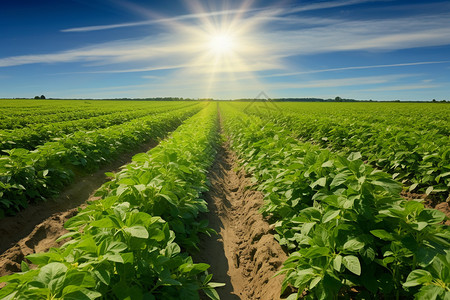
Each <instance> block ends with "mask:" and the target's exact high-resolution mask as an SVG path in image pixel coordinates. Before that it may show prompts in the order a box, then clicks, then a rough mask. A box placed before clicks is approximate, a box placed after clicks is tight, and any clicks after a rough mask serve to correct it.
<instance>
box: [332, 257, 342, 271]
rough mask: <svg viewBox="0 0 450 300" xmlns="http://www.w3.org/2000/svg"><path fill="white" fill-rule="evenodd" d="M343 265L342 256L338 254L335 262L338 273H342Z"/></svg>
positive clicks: (334, 265)
mask: <svg viewBox="0 0 450 300" xmlns="http://www.w3.org/2000/svg"><path fill="white" fill-rule="evenodd" d="M341 265H342V256H341V255H339V254H338V255H336V257H335V258H334V260H333V267H334V269H335V270H336V271H338V272H340V271H341Z"/></svg>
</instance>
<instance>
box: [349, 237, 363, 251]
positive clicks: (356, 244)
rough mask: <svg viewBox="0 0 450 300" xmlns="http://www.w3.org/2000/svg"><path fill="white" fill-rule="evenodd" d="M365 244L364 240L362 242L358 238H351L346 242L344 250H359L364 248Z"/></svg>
mask: <svg viewBox="0 0 450 300" xmlns="http://www.w3.org/2000/svg"><path fill="white" fill-rule="evenodd" d="M364 245H365V244H364V243H363V242H360V241H358V240H357V239H351V240H348V241H347V242H346V243H345V244H344V251H358V250H361V249H362V248H364Z"/></svg>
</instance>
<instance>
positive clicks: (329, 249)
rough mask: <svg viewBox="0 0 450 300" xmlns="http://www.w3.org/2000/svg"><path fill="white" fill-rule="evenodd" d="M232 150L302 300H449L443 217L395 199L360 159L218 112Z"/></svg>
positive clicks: (392, 186)
mask: <svg viewBox="0 0 450 300" xmlns="http://www.w3.org/2000/svg"><path fill="white" fill-rule="evenodd" d="M221 112H222V116H223V117H224V120H225V129H226V132H227V133H228V135H229V136H230V138H231V142H232V147H233V149H234V150H235V151H236V152H237V153H238V155H239V158H240V159H241V160H242V163H243V165H244V166H245V168H246V170H247V171H248V172H249V173H251V174H253V176H254V178H255V181H256V183H257V186H258V189H259V190H261V191H262V192H263V193H264V194H265V201H264V205H263V207H262V212H263V214H265V215H267V216H268V217H270V219H271V220H272V221H273V222H275V230H276V232H277V234H276V238H277V240H278V241H279V242H280V244H281V245H283V246H285V247H286V249H288V251H289V252H290V256H289V258H288V259H287V261H286V262H285V263H284V266H283V269H282V271H281V273H283V274H285V275H286V277H285V279H284V282H283V290H284V289H286V288H287V287H288V286H289V285H290V286H293V287H294V288H296V289H297V291H296V292H295V293H293V294H291V295H290V296H289V298H288V299H297V298H299V297H300V295H302V293H306V297H307V298H308V299H312V298H314V299H335V298H338V297H339V296H344V297H345V296H348V297H352V298H357V299H359V298H361V299H378V298H383V299H399V298H403V297H405V298H412V297H413V295H414V297H415V298H417V299H448V298H449V297H450V277H449V276H450V250H449V249H450V230H449V229H448V227H447V226H446V225H443V224H442V222H443V221H445V219H446V216H445V214H444V213H442V212H440V211H437V210H433V209H427V208H425V207H424V205H423V204H422V203H420V202H418V201H407V200H404V199H402V198H401V197H400V194H399V193H400V191H401V189H402V187H401V185H400V184H399V183H398V182H396V181H394V180H393V179H391V176H390V175H389V174H387V173H384V172H382V171H379V170H375V169H374V168H372V167H371V166H370V165H368V164H366V163H364V162H363V161H362V160H361V155H360V154H359V153H358V152H353V153H351V154H350V155H348V156H347V155H343V154H339V153H333V152H331V151H329V150H326V149H321V148H320V147H319V146H317V145H313V144H311V143H304V142H301V141H299V140H298V139H297V138H296V137H297V136H296V135H295V134H293V132H292V131H291V129H290V128H286V127H284V126H281V125H279V124H276V123H274V122H269V121H267V120H265V119H264V120H263V119H261V118H259V117H257V116H248V115H245V114H243V113H239V112H238V111H237V110H235V109H233V108H232V107H231V106H230V105H223V106H221Z"/></svg>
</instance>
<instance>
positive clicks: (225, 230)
mask: <svg viewBox="0 0 450 300" xmlns="http://www.w3.org/2000/svg"><path fill="white" fill-rule="evenodd" d="M154 144H155V143H149V144H146V145H144V146H143V147H141V148H140V149H139V150H138V151H137V152H144V151H147V150H148V149H149V148H151V147H152V146H154ZM133 154H134V153H133ZM133 154H128V155H124V156H122V157H121V158H120V159H119V160H118V161H116V162H114V164H113V165H109V166H108V167H105V168H103V169H101V170H99V171H98V172H96V173H94V174H92V175H89V176H86V177H83V178H80V179H78V180H77V181H76V182H75V183H73V184H72V185H71V186H70V187H68V188H67V189H66V190H65V191H64V192H63V193H62V194H61V195H60V196H59V197H58V198H56V199H54V200H52V201H48V202H45V203H41V204H39V205H32V206H30V207H29V208H27V209H26V210H24V211H22V212H20V213H19V214H18V215H17V216H14V217H8V218H6V219H3V220H0V241H1V242H0V246H1V251H2V252H3V253H2V254H1V255H0V276H4V275H8V274H11V273H14V272H19V271H20V263H21V261H22V260H24V258H25V256H26V255H29V254H32V253H36V252H43V251H47V250H48V249H50V248H51V247H57V246H59V245H61V244H62V243H64V242H65V241H61V242H59V243H57V242H56V239H57V238H59V237H60V236H61V235H62V234H64V233H66V231H65V229H64V227H63V225H64V223H65V221H66V220H68V219H69V218H70V217H72V216H74V215H76V214H77V212H78V211H79V209H80V208H82V207H83V206H84V205H85V203H86V201H87V200H92V201H93V200H96V197H94V196H93V195H94V193H95V191H96V190H97V189H98V188H99V187H100V186H101V185H102V184H103V183H104V182H105V181H106V180H107V178H106V176H105V175H104V173H105V172H108V171H111V170H116V171H118V170H120V168H119V167H120V166H121V165H123V164H126V163H127V162H129V161H130V160H131V157H132V156H133ZM236 170H238V167H237V158H236V156H235V155H234V154H233V153H232V152H231V151H230V150H229V148H228V146H227V145H225V146H223V147H221V149H220V151H219V153H218V156H217V158H216V161H215V163H214V165H213V167H212V169H211V172H210V175H209V180H210V183H211V187H210V191H209V192H208V193H207V194H206V199H207V201H208V202H209V204H208V205H209V209H210V212H209V213H208V214H207V216H206V217H207V218H208V220H209V222H210V226H211V227H212V228H214V229H215V230H216V231H217V232H218V233H219V235H218V236H213V237H211V238H206V237H204V238H203V240H202V243H201V245H200V250H201V251H200V253H199V254H198V256H197V257H196V258H195V259H196V261H199V262H205V263H208V264H210V265H211V269H210V272H211V273H213V274H214V278H213V280H214V281H216V282H223V283H226V286H225V287H221V288H218V289H217V292H218V293H219V295H220V296H221V299H224V300H227V299H232V300H235V299H255V300H257V299H262V300H266V299H270V300H273V299H281V298H280V291H281V282H282V279H283V278H282V276H277V277H273V276H274V275H275V274H276V273H277V271H279V269H280V267H281V266H282V263H283V262H284V261H285V260H286V258H287V256H286V254H285V252H284V251H283V249H282V248H281V246H280V245H279V244H278V242H277V241H276V240H275V239H274V237H273V232H272V230H271V227H270V225H269V224H268V223H267V222H266V220H264V219H263V217H262V215H261V214H260V213H259V211H258V209H259V208H260V206H261V205H262V202H263V195H262V194H261V193H260V192H256V191H252V190H250V189H249V187H250V186H251V185H252V184H251V182H250V179H249V178H248V177H247V176H246V174H245V172H244V171H242V170H241V171H236ZM1 287H2V285H0V288H1ZM205 299H206V296H205Z"/></svg>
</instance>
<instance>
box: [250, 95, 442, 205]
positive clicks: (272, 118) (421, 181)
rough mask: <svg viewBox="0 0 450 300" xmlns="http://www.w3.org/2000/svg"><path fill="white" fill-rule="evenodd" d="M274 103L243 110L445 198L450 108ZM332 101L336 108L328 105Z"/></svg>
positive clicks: (412, 188)
mask: <svg viewBox="0 0 450 300" xmlns="http://www.w3.org/2000/svg"><path fill="white" fill-rule="evenodd" d="M277 105H279V106H280V110H278V111H269V112H268V111H265V110H264V109H261V107H259V106H258V105H257V104H255V105H254V106H252V107H251V108H250V109H248V110H247V111H248V112H251V113H254V114H257V115H258V116H260V117H263V118H264V119H265V120H268V121H269V122H274V123H276V124H279V125H281V126H283V127H285V128H289V129H291V130H292V132H293V133H295V136H296V137H298V138H301V139H302V140H303V141H313V142H314V143H316V144H319V145H320V146H321V147H324V148H332V149H333V150H338V151H342V152H344V153H346V154H350V153H352V152H355V151H358V152H360V153H361V154H362V159H363V160H366V161H368V162H369V163H370V164H371V165H373V166H375V167H377V168H379V169H382V170H384V171H386V172H388V173H390V174H392V177H393V178H394V179H396V180H398V181H401V182H402V183H404V184H405V185H406V187H407V188H408V190H409V191H414V192H422V193H426V194H430V193H433V194H437V195H438V197H440V198H441V199H443V200H445V199H446V198H447V197H448V191H449V189H450V138H449V135H450V125H449V124H450V119H449V117H448V116H449V115H450V111H449V110H448V107H438V108H436V107H435V106H433V105H428V106H425V105H426V104H415V106H412V107H411V106H410V105H408V104H403V105H402V106H398V105H397V104H392V103H390V104H377V106H375V104H373V103H371V104H368V103H366V104H363V103H360V104H359V106H358V105H357V104H351V107H350V106H348V105H346V104H343V103H341V104H332V103H329V104H326V105H327V107H324V106H319V105H318V104H315V105H317V107H315V106H314V105H313V104H311V103H309V104H297V103H295V104H293V103H281V104H277ZM306 105H308V106H306ZM332 105H335V107H334V110H332V109H330V106H332ZM338 105H339V106H338ZM411 105H412V104H411ZM281 111H282V113H281ZM285 111H287V112H285Z"/></svg>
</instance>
